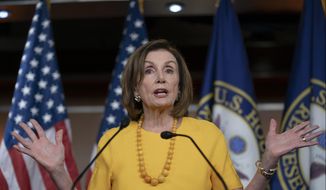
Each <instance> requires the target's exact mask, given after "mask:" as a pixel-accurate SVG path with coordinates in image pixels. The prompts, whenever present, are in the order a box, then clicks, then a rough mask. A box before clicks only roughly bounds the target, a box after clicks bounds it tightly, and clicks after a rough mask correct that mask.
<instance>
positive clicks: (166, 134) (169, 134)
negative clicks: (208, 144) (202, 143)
mask: <svg viewBox="0 0 326 190" xmlns="http://www.w3.org/2000/svg"><path fill="white" fill-rule="evenodd" d="M176 136H181V137H186V138H188V139H190V140H191V142H192V143H193V144H194V145H195V146H196V148H197V150H198V151H199V152H200V154H201V155H202V156H203V157H204V159H205V160H206V162H207V163H208V165H209V166H210V167H211V168H212V170H213V171H214V173H215V174H216V176H217V177H218V178H219V179H220V181H221V182H222V184H223V187H224V189H225V190H227V186H226V184H225V181H224V180H223V178H222V176H221V175H220V174H219V173H218V172H217V170H216V169H215V167H214V166H213V164H212V163H211V162H210V161H209V160H208V158H207V157H206V155H205V154H204V153H203V151H202V150H201V149H200V148H199V146H198V145H197V143H196V142H195V141H194V139H193V138H192V137H191V136H189V135H184V134H177V133H172V132H170V131H163V132H162V133H161V137H162V138H163V139H169V138H173V137H176Z"/></svg>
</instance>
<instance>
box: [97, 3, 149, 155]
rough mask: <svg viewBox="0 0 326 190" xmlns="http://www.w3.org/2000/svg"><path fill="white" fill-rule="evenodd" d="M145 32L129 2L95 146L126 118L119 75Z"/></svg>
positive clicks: (141, 40)
mask: <svg viewBox="0 0 326 190" xmlns="http://www.w3.org/2000/svg"><path fill="white" fill-rule="evenodd" d="M147 41H148V40H147V31H146V27H145V22H144V18H143V15H142V14H141V12H140V10H139V5H138V1H137V0H130V2H129V10H128V15H127V18H126V21H125V26H124V30H123V39H122V42H121V44H120V50H119V54H118V57H117V60H116V65H115V68H114V70H113V73H112V79H111V84H110V85H109V90H108V97H107V99H106V105H105V113H104V116H103V119H102V122H101V127H100V131H99V133H98V136H97V140H96V144H97V143H98V141H99V140H100V138H101V137H102V135H103V134H104V133H105V132H106V131H107V130H108V129H111V128H113V127H119V125H120V123H121V121H122V119H124V118H126V117H127V113H126V110H125V109H124V107H123V105H122V97H121V95H122V89H121V84H120V81H121V75H122V71H123V69H124V67H125V65H126V63H127V60H128V58H129V56H130V55H131V54H132V53H133V52H134V51H135V50H136V49H137V48H138V47H139V46H141V45H142V44H145V43H146V42H147ZM96 149H97V146H95V147H94V149H93V153H92V157H93V156H94V155H95V154H96Z"/></svg>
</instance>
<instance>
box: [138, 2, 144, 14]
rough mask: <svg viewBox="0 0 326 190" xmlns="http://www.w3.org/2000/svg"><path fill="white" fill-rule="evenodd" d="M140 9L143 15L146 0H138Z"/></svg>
mask: <svg viewBox="0 0 326 190" xmlns="http://www.w3.org/2000/svg"><path fill="white" fill-rule="evenodd" d="M138 4H139V11H140V13H141V14H142V15H144V0H138Z"/></svg>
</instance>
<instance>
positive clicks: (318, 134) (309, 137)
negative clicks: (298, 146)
mask: <svg viewBox="0 0 326 190" xmlns="http://www.w3.org/2000/svg"><path fill="white" fill-rule="evenodd" d="M318 128H319V127H318V126H317V128H315V129H313V130H316V129H318ZM323 133H324V131H317V132H315V133H310V132H309V133H308V134H306V135H304V136H303V137H304V138H305V139H306V141H311V140H313V139H315V138H317V137H319V136H320V135H322V134H323Z"/></svg>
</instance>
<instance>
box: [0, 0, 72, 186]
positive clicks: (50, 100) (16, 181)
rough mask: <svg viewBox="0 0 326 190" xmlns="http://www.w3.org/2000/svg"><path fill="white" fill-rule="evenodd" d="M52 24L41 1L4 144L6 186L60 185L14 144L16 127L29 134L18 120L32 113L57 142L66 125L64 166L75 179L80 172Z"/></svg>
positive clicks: (0, 181) (0, 168) (0, 178)
mask: <svg viewBox="0 0 326 190" xmlns="http://www.w3.org/2000/svg"><path fill="white" fill-rule="evenodd" d="M50 23H51V22H50V19H49V12H48V9H47V4H46V3H45V2H44V0H40V1H39V2H38V3H37V5H36V9H35V14H34V17H33V20H32V24H31V27H30V29H29V32H28V38H27V42H26V44H25V48H24V54H23V56H22V59H21V65H20V69H19V72H18V77H17V82H16V85H15V90H14V97H13V98H12V105H11V109H10V112H9V114H8V120H7V123H6V128H5V133H4V138H3V140H2V142H1V146H0V155H1V157H0V185H1V189H15V190H16V189H24V190H25V189H26V190H29V189H33V190H34V189H56V186H55V185H54V183H53V182H52V180H51V178H50V176H49V174H48V173H47V172H46V171H45V169H44V168H43V167H41V166H40V165H38V164H37V163H36V162H35V161H34V160H33V159H32V158H31V157H29V156H27V155H24V154H21V153H19V152H18V151H17V150H15V149H14V148H13V145H15V144H17V143H18V142H17V140H16V139H14V138H13V137H12V136H11V132H12V131H15V132H16V133H18V134H20V135H21V136H23V137H24V138H28V136H27V135H26V134H25V132H24V131H23V130H22V129H21V128H20V127H19V126H18V124H19V122H28V121H29V119H30V118H34V119H36V120H37V121H38V122H39V123H40V124H41V126H42V127H43V129H44V130H45V133H46V136H47V137H48V138H49V139H50V140H51V141H52V142H55V133H56V131H58V130H60V129H62V130H63V144H64V146H65V167H66V169H67V171H68V172H69V174H70V176H71V178H72V179H74V178H75V177H76V176H77V175H78V171H77V167H76V164H75V162H74V159H73V156H72V151H71V144H70V143H71V128H70V123H69V120H68V117H67V110H66V107H65V104H64V96H63V89H62V84H61V80H60V74H59V71H58V65H57V60H56V56H55V49H54V42H53V37H52V31H51V25H50Z"/></svg>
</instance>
